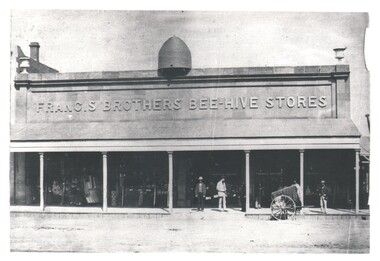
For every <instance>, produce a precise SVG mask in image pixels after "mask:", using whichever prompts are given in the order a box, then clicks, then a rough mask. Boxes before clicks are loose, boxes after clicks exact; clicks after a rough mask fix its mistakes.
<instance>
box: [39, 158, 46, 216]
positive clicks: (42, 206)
mask: <svg viewBox="0 0 380 261" xmlns="http://www.w3.org/2000/svg"><path fill="white" fill-rule="evenodd" d="M39 154H40V209H41V211H43V210H44V208H45V197H44V153H43V152H41V153H39Z"/></svg>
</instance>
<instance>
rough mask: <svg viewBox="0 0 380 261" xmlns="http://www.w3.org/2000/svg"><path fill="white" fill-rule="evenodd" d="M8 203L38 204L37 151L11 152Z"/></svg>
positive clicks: (15, 204)
mask: <svg viewBox="0 0 380 261" xmlns="http://www.w3.org/2000/svg"><path fill="white" fill-rule="evenodd" d="M10 158H11V164H10V175H11V177H10V204H11V205H13V206H17V205H21V206H38V205H39V204H40V163H39V155H38V153H32V152H28V153H24V152H15V153H11V155H10Z"/></svg>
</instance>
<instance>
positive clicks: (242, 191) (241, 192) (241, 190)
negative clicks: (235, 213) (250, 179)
mask: <svg viewBox="0 0 380 261" xmlns="http://www.w3.org/2000/svg"><path fill="white" fill-rule="evenodd" d="M245 193H246V191H245V184H244V183H243V184H241V185H240V187H239V199H240V205H241V211H242V212H246V206H245V203H246V202H245V198H246V195H245Z"/></svg>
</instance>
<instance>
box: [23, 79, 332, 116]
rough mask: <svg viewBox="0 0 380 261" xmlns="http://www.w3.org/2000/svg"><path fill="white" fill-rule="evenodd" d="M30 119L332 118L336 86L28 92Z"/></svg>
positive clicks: (28, 113) (28, 114)
mask: <svg viewBox="0 0 380 261" xmlns="http://www.w3.org/2000/svg"><path fill="white" fill-rule="evenodd" d="M27 99H28V101H27V121H28V122H88V121H103V122H107V121H152V120H186V119H203V120H207V119H210V120H211V119H230V118H234V119H236V118H241V119H247V118H250V119H275V118H331V117H332V106H333V104H332V102H333V101H332V99H331V86H330V85H325V86H290V87H289V86H286V87H281V86H280V87H278V86H277V87H238V88H237V87H234V88H178V89H169V88H166V89H144V90H143V89H142V90H136V89H133V90H113V91H110V90H102V91H88V92H86V91H82V92H55V93H53V92H29V93H28V98H27Z"/></svg>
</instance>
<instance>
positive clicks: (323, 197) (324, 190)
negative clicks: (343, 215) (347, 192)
mask: <svg viewBox="0 0 380 261" xmlns="http://www.w3.org/2000/svg"><path fill="white" fill-rule="evenodd" d="M328 194H329V188H328V187H326V185H325V181H324V180H321V186H320V188H319V198H320V204H321V212H322V213H324V214H326V213H327V211H326V210H327V199H328V198H327V196H328Z"/></svg>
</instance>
